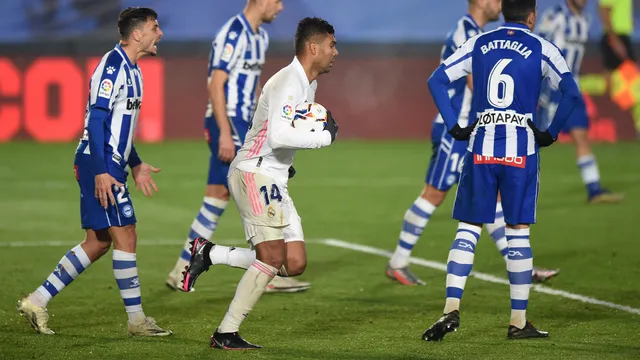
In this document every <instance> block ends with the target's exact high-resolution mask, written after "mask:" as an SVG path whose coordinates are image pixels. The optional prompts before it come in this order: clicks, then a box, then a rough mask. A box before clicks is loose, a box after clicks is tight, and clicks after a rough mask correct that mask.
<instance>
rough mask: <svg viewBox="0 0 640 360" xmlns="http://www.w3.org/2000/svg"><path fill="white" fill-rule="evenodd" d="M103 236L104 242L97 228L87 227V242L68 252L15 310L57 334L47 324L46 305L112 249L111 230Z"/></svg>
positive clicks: (34, 324) (43, 330) (36, 326)
mask: <svg viewBox="0 0 640 360" xmlns="http://www.w3.org/2000/svg"><path fill="white" fill-rule="evenodd" d="M101 235H102V236H100V239H102V241H101V240H100V239H99V236H98V235H97V234H96V232H95V231H93V230H87V231H86V235H85V239H84V241H83V242H82V243H80V244H79V245H77V246H76V247H74V248H73V249H71V250H70V251H69V252H67V254H66V255H65V256H64V257H63V258H62V259H61V260H60V262H59V263H58V265H57V266H56V268H55V270H54V271H53V272H52V273H51V274H50V275H49V277H48V278H47V279H46V280H45V281H44V283H43V284H42V285H41V286H40V287H39V288H38V289H36V290H35V291H34V292H32V293H31V294H29V295H28V296H26V297H24V298H23V299H21V300H19V301H18V304H17V306H16V309H17V310H18V312H20V315H23V316H25V317H26V319H27V320H28V321H29V323H30V324H31V326H32V327H33V328H34V330H36V331H37V332H39V333H41V334H47V335H52V334H54V331H53V330H51V329H50V328H49V326H48V322H49V313H48V311H47V304H48V303H49V301H50V300H51V299H52V298H53V297H54V296H56V295H57V294H58V293H59V292H60V291H62V289H64V288H65V287H66V286H67V285H69V284H71V282H72V281H73V280H75V279H76V278H77V277H78V275H80V274H81V273H82V272H83V271H84V270H85V269H86V268H87V267H89V265H91V264H92V263H93V262H95V261H96V260H98V259H99V258H101V257H102V256H103V255H104V254H106V253H107V252H108V251H109V247H110V246H111V238H110V237H109V233H108V232H106V231H103V232H101Z"/></svg>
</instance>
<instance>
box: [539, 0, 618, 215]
mask: <svg viewBox="0 0 640 360" xmlns="http://www.w3.org/2000/svg"><path fill="white" fill-rule="evenodd" d="M586 3H587V0H567V1H566V3H565V4H561V5H556V6H554V7H552V8H550V9H548V10H547V11H545V12H544V14H543V15H542V17H541V20H542V21H541V24H540V28H539V30H540V35H541V36H542V37H544V38H545V39H547V40H549V41H551V42H552V43H553V44H555V45H556V46H557V47H558V48H560V50H562V53H563V55H564V58H565V60H566V61H567V64H568V65H569V69H570V70H571V72H572V73H573V76H574V78H575V80H576V82H578V81H579V79H578V77H579V73H580V65H581V64H582V58H583V56H584V47H585V44H586V42H587V41H588V39H589V20H588V19H587V17H586V15H584V14H583V10H584V7H585V6H586ZM560 97H561V96H560V93H559V92H557V91H551V90H550V89H549V88H548V87H544V88H543V90H542V93H541V96H540V108H539V113H538V114H539V115H538V116H539V121H540V124H541V128H542V129H544V128H546V127H547V126H548V124H549V122H550V121H551V119H553V116H554V115H555V112H556V109H557V108H558V103H559V101H560ZM562 131H563V132H566V133H569V134H571V137H572V138H573V141H574V143H575V146H576V157H577V160H578V168H579V169H580V174H581V175H582V182H583V183H584V185H585V187H586V188H587V199H588V201H589V202H590V203H617V202H620V201H622V196H621V195H619V194H614V193H612V192H611V191H609V190H607V189H605V188H603V187H602V186H601V185H600V171H599V170H598V164H597V162H596V157H595V156H594V155H593V152H592V151H591V147H590V146H589V117H588V115H587V109H586V107H585V106H583V103H582V102H581V105H580V107H579V108H578V109H576V111H574V112H573V113H572V116H571V118H569V120H568V121H567V123H566V124H565V126H564V128H563V129H562Z"/></svg>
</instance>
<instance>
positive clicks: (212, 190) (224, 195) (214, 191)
mask: <svg viewBox="0 0 640 360" xmlns="http://www.w3.org/2000/svg"><path fill="white" fill-rule="evenodd" d="M206 196H207V197H212V198H216V199H220V200H225V201H229V189H227V187H226V186H224V185H207V191H206Z"/></svg>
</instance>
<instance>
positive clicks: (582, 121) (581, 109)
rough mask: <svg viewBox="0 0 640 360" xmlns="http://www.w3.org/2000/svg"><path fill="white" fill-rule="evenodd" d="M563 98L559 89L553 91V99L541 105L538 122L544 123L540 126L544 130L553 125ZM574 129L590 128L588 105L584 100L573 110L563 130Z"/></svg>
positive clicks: (564, 131)
mask: <svg viewBox="0 0 640 360" xmlns="http://www.w3.org/2000/svg"><path fill="white" fill-rule="evenodd" d="M561 98H562V94H561V93H560V92H559V91H556V92H553V93H552V94H551V100H550V101H549V102H548V103H547V104H546V105H545V106H540V109H539V110H538V119H539V120H538V123H539V124H543V125H542V126H541V127H540V128H541V129H542V130H546V129H547V128H548V127H549V125H551V121H552V120H553V116H555V113H556V110H557V109H558V105H559V103H560V99H561ZM573 129H585V130H587V129H589V115H587V107H586V105H585V103H584V101H580V104H578V105H577V107H576V108H575V109H574V110H573V112H572V113H571V116H570V117H569V119H568V120H567V122H566V123H565V124H564V126H563V127H562V132H563V133H570V132H571V130H573Z"/></svg>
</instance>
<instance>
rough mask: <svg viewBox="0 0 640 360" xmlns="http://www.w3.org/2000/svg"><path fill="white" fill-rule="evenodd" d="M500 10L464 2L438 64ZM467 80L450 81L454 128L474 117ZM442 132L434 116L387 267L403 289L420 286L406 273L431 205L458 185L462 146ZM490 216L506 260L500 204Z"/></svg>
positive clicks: (494, 3) (540, 273) (492, 1)
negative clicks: (427, 151)
mask: <svg viewBox="0 0 640 360" xmlns="http://www.w3.org/2000/svg"><path fill="white" fill-rule="evenodd" d="M500 10H501V0H469V13H468V14H467V15H465V16H463V17H462V18H461V19H460V20H458V23H457V25H456V28H455V29H454V30H453V31H452V32H451V33H449V36H448V37H447V40H446V42H445V45H444V46H443V48H442V54H441V58H440V61H441V62H444V61H445V60H446V59H447V58H448V57H449V56H451V54H453V53H454V52H455V51H456V49H457V48H459V47H460V46H462V44H464V43H465V42H466V41H467V40H468V39H469V38H472V37H474V36H476V35H478V34H480V33H482V28H483V27H484V26H485V25H486V24H488V23H490V22H493V21H497V20H498V19H499V18H500ZM471 82H472V77H471V76H468V77H467V78H466V79H465V78H461V79H459V80H456V81H454V82H452V83H451V85H450V86H449V96H450V97H451V102H452V104H453V108H454V111H455V114H456V116H457V119H458V123H459V124H460V126H467V125H468V124H469V118H470V117H471V118H473V119H475V113H474V112H473V109H472V107H471V104H472V98H473V94H472V88H473V86H472V83H471ZM444 128H445V127H444V122H443V120H442V117H441V116H440V114H438V116H437V118H436V120H435V121H434V124H433V129H432V132H431V141H432V143H433V155H432V156H431V160H430V162H429V169H428V170H427V176H426V179H425V187H424V189H423V190H422V194H420V196H419V197H418V198H417V199H416V200H415V201H414V203H413V204H412V205H411V207H410V208H409V209H408V210H407V212H406V213H405V215H404V221H403V223H402V230H401V232H400V239H399V240H398V245H397V246H396V250H395V252H394V254H393V256H392V257H391V260H390V261H389V263H388V264H387V271H386V274H387V276H388V277H389V278H391V279H393V280H397V281H398V282H399V283H401V284H403V285H424V284H425V283H424V281H422V280H421V279H419V278H418V277H417V276H416V275H415V274H413V272H412V271H411V270H410V269H409V258H410V257H411V251H412V250H413V247H414V246H415V244H416V243H417V242H418V239H419V237H420V235H421V234H422V232H423V231H424V228H425V227H426V226H427V223H428V222H429V218H431V215H433V213H434V211H435V210H436V208H437V207H439V206H440V205H442V203H443V202H444V199H445V197H446V196H447V193H448V192H449V190H450V189H451V187H453V185H455V184H456V183H457V182H458V179H459V176H460V171H461V170H462V164H463V159H464V155H465V154H466V152H467V151H466V149H467V145H468V142H467V141H456V140H455V139H454V138H453V137H452V136H451V135H450V134H448V133H447V132H446V131H444ZM495 212H496V219H495V222H494V223H493V224H487V225H486V228H487V231H489V234H490V235H491V237H492V238H493V241H494V242H495V244H496V246H497V247H498V250H499V251H500V253H501V254H502V256H503V257H504V259H505V261H506V259H507V251H508V250H507V238H506V237H505V222H504V215H503V212H502V204H501V203H500V201H498V204H497V206H496V211H495ZM557 274H558V271H557V270H547V269H538V268H536V269H534V275H533V278H534V281H535V282H542V281H545V280H547V279H549V278H551V277H553V276H555V275H557Z"/></svg>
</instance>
